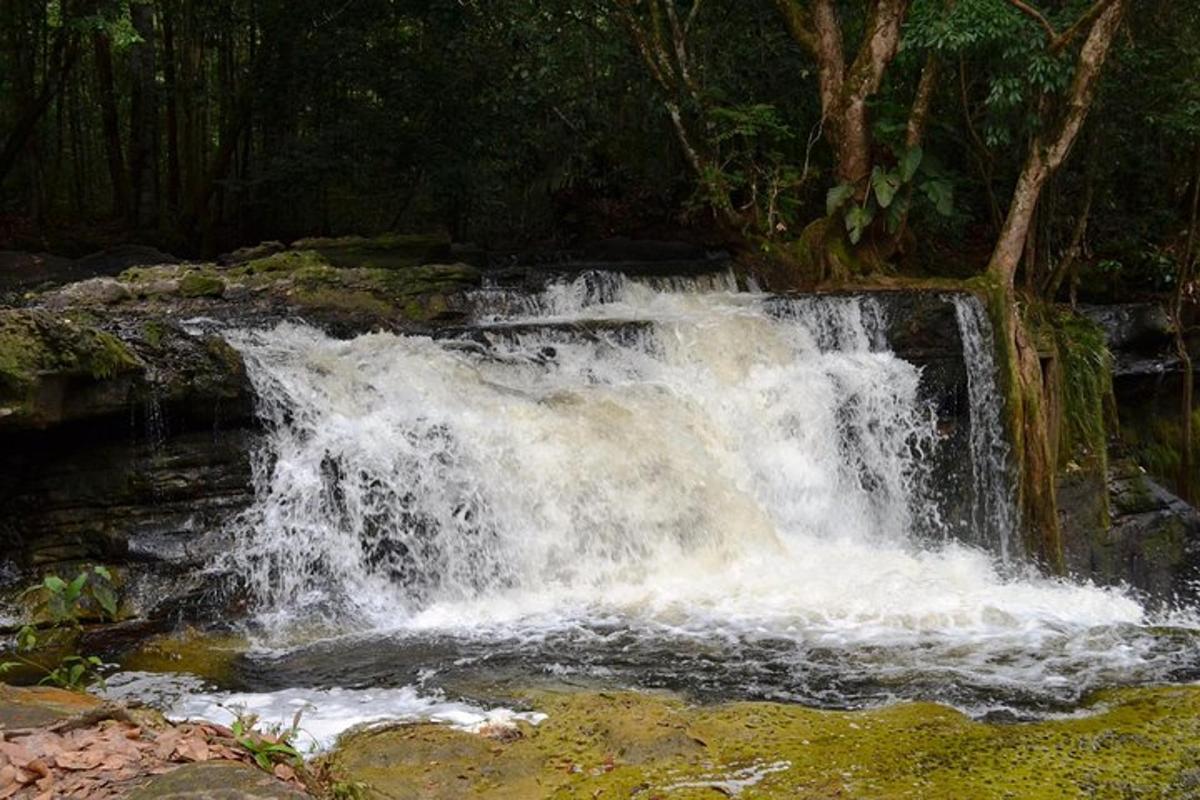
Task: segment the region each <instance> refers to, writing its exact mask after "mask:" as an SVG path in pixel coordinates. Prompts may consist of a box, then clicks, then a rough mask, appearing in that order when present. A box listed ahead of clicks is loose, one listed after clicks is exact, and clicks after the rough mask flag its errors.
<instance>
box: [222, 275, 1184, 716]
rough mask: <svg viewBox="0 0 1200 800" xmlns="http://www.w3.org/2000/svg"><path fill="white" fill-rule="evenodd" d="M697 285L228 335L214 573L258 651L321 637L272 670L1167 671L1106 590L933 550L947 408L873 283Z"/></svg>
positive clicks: (988, 428)
mask: <svg viewBox="0 0 1200 800" xmlns="http://www.w3.org/2000/svg"><path fill="white" fill-rule="evenodd" d="M697 288H698V287H696V286H691V287H687V286H683V285H659V286H653V285H647V284H645V283H639V282H637V281H633V280H630V279H627V278H622V277H620V276H613V275H604V274H592V275H587V276H583V277H581V278H579V279H577V280H575V281H573V282H562V283H560V284H557V285H554V286H551V287H550V288H549V289H548V290H547V291H546V292H545V293H544V294H542V295H537V296H528V295H525V296H521V295H520V294H519V293H515V292H511V291H508V290H502V289H488V290H484V291H483V292H482V293H481V295H480V296H479V297H478V298H476V300H477V303H478V307H479V309H480V312H479V318H478V319H477V322H476V324H475V325H473V326H471V327H470V328H469V329H464V330H463V331H460V332H459V333H458V334H456V335H452V336H449V337H447V338H441V339H433V338H427V337H405V336H397V335H392V334H372V335H368V336H361V337H359V338H356V339H353V340H351V341H337V340H334V339H331V338H329V337H327V336H326V335H324V334H323V333H321V332H320V331H318V330H316V329H313V328H310V327H305V326H301V325H295V324H284V325H280V326H278V327H276V328H275V329H273V330H258V331H240V332H232V333H230V334H228V336H229V339H230V341H231V342H232V343H233V344H234V345H235V346H236V347H238V348H239V349H240V350H241V352H242V353H243V355H244V356H245V359H246V363H247V365H248V369H249V371H250V374H251V377H252V379H253V381H254V384H255V388H256V390H257V392H258V396H259V399H260V413H261V415H262V417H263V419H264V421H265V422H266V426H267V436H266V441H265V447H264V450H263V453H262V454H261V456H262V457H261V458H260V460H259V464H258V469H257V474H256V496H257V500H256V503H255V506H254V507H253V508H252V509H251V511H250V512H249V513H248V514H247V515H246V516H245V518H244V519H243V520H242V521H241V525H240V527H239V529H238V530H237V531H235V532H234V534H235V535H234V540H233V541H234V546H233V548H232V550H231V552H230V553H229V554H227V556H226V564H225V566H226V567H227V568H229V569H230V570H231V571H232V572H234V573H236V574H237V575H238V576H240V577H241V579H242V580H243V582H244V584H245V586H246V587H248V588H249V589H250V591H251V592H252V593H253V594H254V596H255V599H256V601H257V603H258V605H259V608H260V610H261V614H262V616H261V619H262V620H263V621H264V623H267V627H269V628H270V629H271V630H273V631H275V632H276V636H275V641H276V643H278V644H288V643H289V641H290V642H291V644H293V645H294V644H295V639H291V640H289V638H288V636H289V634H288V633H287V631H289V630H302V631H304V632H305V633H304V636H311V635H312V631H313V629H314V628H313V623H314V622H315V623H316V624H317V630H322V629H323V630H329V628H332V629H333V630H335V631H340V632H341V638H340V639H335V640H334V643H333V644H331V643H330V642H329V641H325V642H320V643H317V644H313V645H305V646H304V650H303V653H304V656H303V658H299V657H296V658H293V657H292V656H281V657H280V658H279V659H277V660H276V661H274V662H272V663H273V667H272V668H273V669H275V670H276V671H277V672H278V673H279V674H280V675H281V676H283V677H280V678H279V680H280V681H283V682H284V683H286V682H287V681H288V680H292V681H294V682H309V683H313V682H316V683H323V684H333V683H337V682H339V681H354V682H359V683H364V684H368V685H379V684H385V685H386V684H391V685H404V684H405V683H406V682H411V681H412V680H414V679H415V678H414V676H417V675H427V674H432V673H440V674H442V675H446V676H450V675H452V674H461V673H463V672H464V671H466V672H470V670H471V669H475V668H479V669H486V670H488V671H489V674H492V675H493V676H494V675H495V674H499V673H501V672H503V671H505V670H508V671H509V672H511V673H513V674H514V675H528V674H529V673H531V672H532V673H535V674H544V675H552V676H559V677H561V676H563V675H574V676H589V677H590V679H596V680H601V679H602V680H613V681H616V682H618V683H624V684H635V685H647V686H675V687H680V688H689V689H691V690H694V691H697V692H701V693H704V692H707V693H711V694H714V695H717V696H722V697H727V696H763V697H778V698H791V699H799V700H804V701H806V702H813V703H823V704H830V705H845V704H858V703H863V702H875V701H881V700H886V699H890V698H895V697H927V698H934V699H940V700H943V701H946V702H957V703H959V704H960V705H962V706H964V707H971V708H990V707H995V706H997V705H1008V704H1017V705H1024V706H1029V705H1030V704H1032V705H1041V706H1044V705H1045V704H1054V703H1058V702H1070V701H1071V700H1073V699H1075V698H1077V697H1078V696H1079V694H1080V693H1081V692H1084V691H1086V690H1087V689H1088V688H1090V687H1093V686H1097V685H1105V684H1108V683H1114V682H1121V681H1125V680H1147V679H1151V678H1161V677H1163V676H1167V675H1173V674H1175V671H1177V670H1179V669H1181V668H1183V666H1184V665H1185V664H1186V661H1187V656H1186V655H1185V654H1186V652H1187V649H1186V648H1183V649H1181V648H1180V647H1179V646H1177V645H1175V646H1168V645H1164V644H1163V641H1162V639H1161V638H1157V637H1156V636H1155V635H1153V634H1152V633H1150V632H1149V631H1148V629H1147V628H1146V627H1144V626H1145V623H1146V619H1145V614H1144V612H1143V609H1142V608H1141V607H1140V606H1139V604H1138V603H1136V602H1135V601H1134V600H1132V599H1130V598H1129V597H1128V596H1126V595H1125V594H1124V593H1122V592H1120V591H1117V590H1102V589H1098V588H1095V587H1090V586H1077V585H1070V584H1066V583H1059V582H1053V581H1048V580H1044V579H1040V578H1035V577H1031V576H1028V575H1026V576H1024V577H1019V578H1018V577H1011V576H1008V577H1006V575H1007V573H1006V574H1005V575H1002V574H1001V572H1000V571H998V569H997V567H996V564H995V561H994V559H993V554H991V553H989V552H987V551H985V550H984V549H981V548H978V547H971V546H966V545H964V544H960V543H955V542H948V543H944V544H939V545H933V544H930V542H934V541H937V542H942V541H944V537H941V536H937V535H930V534H938V533H939V532H940V531H941V530H942V529H943V524H942V521H941V518H942V513H941V509H940V508H939V507H938V502H937V501H936V499H935V497H936V494H937V493H936V492H932V491H928V487H929V483H930V476H929V475H928V474H927V465H928V464H929V462H930V455H931V453H933V452H934V450H935V448H937V447H938V437H939V433H938V425H937V419H936V416H935V414H934V410H933V409H932V408H931V407H930V406H929V405H928V404H927V403H926V402H925V401H923V400H922V399H921V391H920V383H921V372H920V370H919V369H918V368H917V367H915V366H914V365H912V364H910V363H908V362H906V361H904V360H902V359H900V358H898V357H897V356H896V355H894V354H893V353H891V352H890V351H889V350H888V344H887V341H886V336H885V330H886V328H887V325H886V318H885V317H886V315H885V311H884V308H883V307H882V306H881V305H880V304H879V303H877V302H876V301H874V300H872V299H870V298H868V297H807V298H794V299H788V298H778V297H768V296H764V295H757V294H745V293H743V294H738V293H736V292H734V291H730V289H732V288H733V287H732V286H729V285H727V284H725V283H724V281H717V282H715V283H713V284H712V285H708V286H705V287H703V288H706V289H708V291H696V289H697ZM685 289H690V291H683V290H685ZM955 304H956V311H957V315H958V321H959V324H960V326H961V329H962V337H963V341H964V349H965V352H966V357H967V358H968V360H969V362H970V363H969V365H968V366H969V372H970V387H969V394H970V399H971V404H972V432H971V448H970V449H971V453H970V457H971V459H972V473H973V480H974V484H975V492H974V496H975V500H974V507H973V508H972V512H971V518H972V521H973V526H974V527H975V528H977V529H978V530H979V531H980V532H979V533H978V534H977V535H976V537H975V540H976V541H977V542H979V543H981V544H982V543H989V542H999V543H1000V547H999V550H1000V554H1001V556H1003V557H1007V556H1008V555H1009V552H1010V550H1011V548H1012V546H1011V545H1007V544H1005V542H1006V541H1007V539H1006V538H1005V537H1006V536H1008V535H1009V531H1011V529H1012V525H1013V517H1012V510H1011V500H1010V498H1009V495H1008V494H1007V492H1008V489H1007V486H1008V482H1007V478H1006V470H1007V466H1006V464H1007V455H1006V453H1005V452H1004V449H1003V437H1002V436H1001V429H1000V428H999V416H998V412H995V413H993V412H992V411H989V410H988V406H989V405H995V403H996V402H997V398H996V396H995V395H994V392H995V378H994V373H995V366H994V363H993V362H992V361H991V359H990V347H989V343H988V331H987V330H986V328H985V323H986V320H985V318H983V317H982V315H981V311H980V309H979V307H978V305H977V304H974V303H971V302H967V301H955ZM289 623H290V624H289ZM326 624H327V625H328V626H329V628H322V625H326ZM280 631H282V632H283V633H279V632H280ZM347 631H349V633H346V632H347ZM1181 635H1182V634H1181ZM338 641H340V642H342V644H337V643H336V642H338ZM289 652H291V651H289ZM350 652H352V653H353V654H354V657H353V658H350V659H348V658H346V657H345V656H346V654H347V653H350ZM322 654H325V655H322ZM430 654H436V655H430ZM293 655H294V653H293ZM350 663H352V664H353V665H354V666H353V667H349V666H348V664H350ZM322 664H323V665H324V666H314V665H322ZM472 665H474V666H472ZM347 669H351V671H352V672H353V674H347V672H346V670H347ZM289 670H293V672H289ZM294 670H299V672H294ZM289 675H290V676H291V677H290V678H288V677H287V676H289Z"/></svg>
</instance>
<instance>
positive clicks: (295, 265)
mask: <svg viewBox="0 0 1200 800" xmlns="http://www.w3.org/2000/svg"><path fill="white" fill-rule="evenodd" d="M328 266H329V262H328V261H326V260H325V259H324V258H322V257H321V254H320V253H318V252H317V251H315V250H288V251H286V252H283V253H275V254H274V255H270V256H267V257H265V258H256V259H254V260H253V261H248V262H246V263H245V264H244V265H243V266H242V267H240V268H239V269H240V270H241V271H242V272H243V273H244V274H249V275H267V274H270V273H273V272H275V273H279V272H295V271H296V270H299V269H305V268H320V267H328Z"/></svg>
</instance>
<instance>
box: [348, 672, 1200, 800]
mask: <svg viewBox="0 0 1200 800" xmlns="http://www.w3.org/2000/svg"><path fill="white" fill-rule="evenodd" d="M531 700H532V701H533V703H534V705H536V706H537V707H538V708H539V709H542V710H544V711H546V712H547V713H548V714H549V717H548V719H547V720H546V721H545V722H543V723H542V724H541V725H540V726H537V727H532V726H522V728H521V731H520V735H518V736H513V735H511V734H505V733H504V732H503V731H496V732H494V734H495V735H492V736H481V735H477V734H471V733H464V732H460V731H455V730H452V729H449V728H447V727H444V726H437V725H410V726H404V727H399V728H395V729H392V730H386V731H382V732H374V733H371V732H368V733H362V734H358V735H356V736H351V737H349V738H348V739H346V740H345V741H343V742H342V743H341V746H340V747H339V749H338V751H337V752H336V753H335V754H334V755H333V757H332V759H331V762H332V763H331V766H332V769H333V770H334V772H335V774H338V775H340V776H343V777H344V778H346V779H347V780H349V781H361V782H365V783H366V784H368V786H369V787H370V788H369V790H368V794H369V796H371V797H377V798H391V797H405V798H414V800H416V799H418V798H420V799H421V800H434V799H438V800H441V799H442V798H445V799H446V800H449V799H450V798H455V800H457V799H458V798H464V797H504V798H509V799H510V800H522V799H523V798H529V800H535V799H540V798H550V797H563V798H595V797H645V798H652V797H661V798H668V797H669V798H695V799H697V800H699V799H700V798H709V797H719V796H722V795H724V796H735V795H736V796H738V797H742V798H788V800H796V799H803V798H811V799H812V800H817V799H818V798H820V800H828V798H833V797H838V798H847V800H849V799H851V798H889V800H902V799H903V798H912V799H913V800H918V799H919V800H963V798H972V800H989V799H990V798H995V799H996V800H1001V798H1017V797H1019V798H1022V799H1023V800H1043V799H1044V800H1063V799H1065V798H1080V799H1081V800H1082V798H1097V797H1112V798H1121V797H1189V796H1194V795H1195V792H1196V788H1197V786H1198V785H1200V780H1198V778H1200V773H1198V772H1197V767H1196V764H1197V758H1198V757H1200V689H1198V688H1196V687H1172V688H1157V689H1136V690H1124V691H1118V692H1112V693H1109V694H1105V695H1102V696H1101V697H1098V698H1097V699H1096V704H1095V705H1094V707H1093V709H1092V711H1093V712H1094V713H1093V714H1091V715H1089V716H1084V717H1075V718H1069V719H1061V720H1053V721H1047V722H1037V723H1026V724H987V723H981V722H976V721H973V720H971V719H969V718H968V717H965V716H963V715H962V714H960V713H958V712H956V711H953V710H951V709H948V708H944V707H941V706H937V705H932V704H903V705H896V706H891V707H888V708H883V709H879V710H873V711H860V712H832V711H818V710H812V709H807V708H803V707H800V706H794V705H782V704H773V703H734V704H729V705H721V706H712V707H690V706H688V705H686V704H684V703H683V702H681V701H679V700H676V699H672V698H669V697H663V696H654V695H645V694H633V693H621V694H565V695H563V694H560V695H553V694H547V695H538V696H534V697H532V698H531Z"/></svg>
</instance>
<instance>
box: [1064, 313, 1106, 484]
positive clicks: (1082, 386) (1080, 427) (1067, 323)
mask: <svg viewBox="0 0 1200 800" xmlns="http://www.w3.org/2000/svg"><path fill="white" fill-rule="evenodd" d="M1051 319H1052V321H1051V329H1052V331H1053V335H1054V341H1055V346H1056V348H1057V352H1058V359H1059V363H1060V364H1061V369H1062V409H1063V413H1062V426H1061V432H1060V439H1059V461H1060V463H1065V462H1066V461H1067V460H1071V459H1073V460H1076V461H1079V460H1090V459H1098V460H1099V461H1100V464H1101V466H1102V467H1103V466H1104V465H1106V464H1107V458H1106V453H1107V451H1108V431H1109V428H1110V425H1109V421H1110V418H1111V414H1110V411H1111V409H1112V408H1113V406H1114V402H1113V400H1112V391H1113V389H1112V356H1111V355H1110V354H1109V352H1108V345H1107V343H1106V340H1105V336H1104V330H1103V329H1102V328H1101V327H1100V326H1099V325H1097V324H1096V323H1094V322H1092V321H1091V320H1089V319H1087V318H1086V317H1081V316H1078V315H1076V314H1073V313H1070V312H1068V311H1065V310H1062V311H1058V312H1057V313H1055V314H1054V315H1053V316H1052V318H1051Z"/></svg>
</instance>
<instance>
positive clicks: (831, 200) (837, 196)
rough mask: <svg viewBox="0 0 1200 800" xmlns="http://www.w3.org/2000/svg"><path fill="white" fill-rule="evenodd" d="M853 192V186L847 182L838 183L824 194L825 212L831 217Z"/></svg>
mask: <svg viewBox="0 0 1200 800" xmlns="http://www.w3.org/2000/svg"><path fill="white" fill-rule="evenodd" d="M853 194H854V187H853V186H851V185H850V184H848V183H839V184H838V185H837V186H835V187H833V188H832V189H830V190H829V193H828V194H826V195H825V214H826V216H830V217H832V216H833V214H834V212H835V211H837V210H838V209H839V208H841V207H842V205H843V204H844V203H845V202H846V201H847V200H849V199H850V197H851V195H853Z"/></svg>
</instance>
